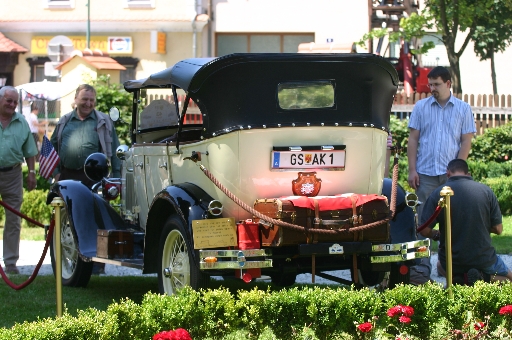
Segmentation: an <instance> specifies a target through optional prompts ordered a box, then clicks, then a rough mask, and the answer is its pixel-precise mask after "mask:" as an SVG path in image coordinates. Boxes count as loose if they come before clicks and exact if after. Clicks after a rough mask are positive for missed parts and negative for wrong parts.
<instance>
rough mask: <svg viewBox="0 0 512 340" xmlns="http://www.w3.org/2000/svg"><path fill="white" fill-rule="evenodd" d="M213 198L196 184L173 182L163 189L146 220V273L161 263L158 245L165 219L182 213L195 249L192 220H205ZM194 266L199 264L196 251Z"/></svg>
mask: <svg viewBox="0 0 512 340" xmlns="http://www.w3.org/2000/svg"><path fill="white" fill-rule="evenodd" d="M212 200H213V198H212V197H211V196H210V195H208V194H207V193H206V192H205V191H204V190H202V189H201V188H200V187H198V186H197V185H195V184H192V183H181V184H177V185H171V186H168V187H167V188H165V189H164V190H162V191H160V192H159V193H158V194H157V195H156V196H155V198H154V199H153V202H152V203H151V206H150V208H149V213H148V219H147V223H146V236H145V246H144V273H145V274H146V273H155V272H156V271H157V269H158V268H157V264H158V262H159V261H158V256H159V254H158V248H159V244H160V235H161V231H162V228H163V227H164V224H165V221H167V219H168V218H169V217H170V216H172V215H176V216H178V217H179V218H180V219H181V221H182V223H183V225H184V226H186V228H185V229H186V232H187V235H184V236H185V238H186V242H187V247H188V248H189V249H194V245H193V242H192V221H193V220H201V219H204V217H205V214H207V210H208V204H209V203H210V202H211V201H212ZM193 256H194V265H196V266H199V258H198V257H197V252H193Z"/></svg>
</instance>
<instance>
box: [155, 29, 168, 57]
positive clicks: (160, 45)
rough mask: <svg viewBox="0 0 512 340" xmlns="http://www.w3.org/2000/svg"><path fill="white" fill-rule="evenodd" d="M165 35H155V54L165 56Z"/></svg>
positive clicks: (162, 33) (160, 33)
mask: <svg viewBox="0 0 512 340" xmlns="http://www.w3.org/2000/svg"><path fill="white" fill-rule="evenodd" d="M166 41H167V34H165V33H164V32H158V33H157V53H160V54H165V47H166Z"/></svg>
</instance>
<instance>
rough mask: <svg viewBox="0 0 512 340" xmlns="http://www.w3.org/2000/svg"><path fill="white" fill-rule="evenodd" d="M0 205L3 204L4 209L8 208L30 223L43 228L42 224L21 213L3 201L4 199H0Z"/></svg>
mask: <svg viewBox="0 0 512 340" xmlns="http://www.w3.org/2000/svg"><path fill="white" fill-rule="evenodd" d="M0 205H1V206H3V207H4V208H5V209H7V210H9V211H10V212H12V213H14V214H16V215H18V216H20V217H21V218H24V219H26V220H27V221H29V222H30V223H32V224H35V225H36V226H38V227H41V228H44V225H43V224H42V223H40V222H38V221H36V220H34V219H32V218H30V217H28V216H27V215H25V214H22V213H21V212H19V211H17V210H16V209H14V208H13V207H11V206H10V205H8V204H7V203H5V202H4V201H1V200H0Z"/></svg>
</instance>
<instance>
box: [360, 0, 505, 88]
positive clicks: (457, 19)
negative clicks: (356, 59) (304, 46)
mask: <svg viewBox="0 0 512 340" xmlns="http://www.w3.org/2000/svg"><path fill="white" fill-rule="evenodd" d="M500 1H504V2H507V3H508V2H510V0H425V9H423V10H422V11H421V13H420V14H416V13H412V14H411V15H410V16H409V17H408V18H402V19H400V30H399V31H395V32H389V31H388V30H387V29H385V28H384V29H374V30H372V31H371V32H370V33H368V34H365V35H364V37H363V38H362V40H361V41H359V42H358V44H359V45H363V46H364V44H365V42H366V41H367V40H368V39H374V38H380V37H382V36H385V35H386V34H387V35H389V40H390V41H397V40H398V39H404V41H407V42H410V41H411V40H413V38H421V37H423V36H425V35H428V33H426V32H427V31H429V30H432V29H434V30H436V31H437V33H440V34H441V40H442V41H443V44H444V45H445V47H446V53H447V54H448V60H449V62H450V70H451V74H452V89H453V92H454V93H462V81H461V76H460V64H459V61H460V58H461V56H462V53H464V51H465V50H466V47H467V45H468V43H469V42H470V41H471V38H472V36H473V34H474V32H475V30H476V27H477V22H480V23H482V22H485V20H486V19H488V18H487V15H488V11H489V9H490V8H491V7H492V5H493V4H494V3H495V2H500ZM466 31H467V32H468V34H467V35H466V37H465V38H464V41H463V43H462V45H461V46H460V48H459V49H458V50H456V48H455V47H456V39H457V35H458V34H459V33H460V32H466ZM433 47H434V44H433V43H432V42H428V43H425V44H424V45H423V46H421V47H418V46H416V48H414V46H412V48H411V53H413V54H421V53H425V52H427V51H428V50H429V49H431V48H433Z"/></svg>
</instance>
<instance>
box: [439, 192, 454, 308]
mask: <svg viewBox="0 0 512 340" xmlns="http://www.w3.org/2000/svg"><path fill="white" fill-rule="evenodd" d="M440 194H441V196H442V197H444V202H445V203H444V204H445V206H444V208H445V212H444V218H445V225H446V230H445V250H446V254H445V255H446V289H447V290H448V296H449V297H450V298H451V299H453V291H452V281H453V268H452V215H451V210H450V209H451V207H450V196H453V190H452V188H450V187H449V186H445V187H443V189H442V190H441V192H440Z"/></svg>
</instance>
